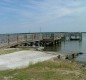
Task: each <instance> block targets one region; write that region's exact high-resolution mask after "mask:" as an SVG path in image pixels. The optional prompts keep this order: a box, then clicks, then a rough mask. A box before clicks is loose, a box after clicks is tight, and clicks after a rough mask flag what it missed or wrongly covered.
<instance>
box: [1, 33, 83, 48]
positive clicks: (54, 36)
mask: <svg viewBox="0 0 86 80" xmlns="http://www.w3.org/2000/svg"><path fill="white" fill-rule="evenodd" d="M67 38H68V40H82V33H79V32H41V33H19V34H0V47H15V46H27V47H28V46H33V45H35V46H56V45H58V44H61V40H64V39H65V40H66V39H67Z"/></svg>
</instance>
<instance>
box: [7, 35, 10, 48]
mask: <svg viewBox="0 0 86 80" xmlns="http://www.w3.org/2000/svg"><path fill="white" fill-rule="evenodd" d="M7 36H8V46H9V44H10V35H9V34H8V35H7Z"/></svg>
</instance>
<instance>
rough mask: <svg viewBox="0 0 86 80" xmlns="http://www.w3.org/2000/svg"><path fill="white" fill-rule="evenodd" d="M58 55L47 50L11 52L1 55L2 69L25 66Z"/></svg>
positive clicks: (0, 66) (0, 68) (0, 63)
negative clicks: (46, 51) (48, 52)
mask: <svg viewBox="0 0 86 80" xmlns="http://www.w3.org/2000/svg"><path fill="white" fill-rule="evenodd" d="M56 56H57V55H54V54H47V53H45V52H40V51H33V50H24V51H18V52H13V53H10V54H5V55H0V70H8V69H16V68H24V67H27V66H29V65H31V64H35V63H37V62H42V61H45V60H48V59H51V58H53V57H56Z"/></svg>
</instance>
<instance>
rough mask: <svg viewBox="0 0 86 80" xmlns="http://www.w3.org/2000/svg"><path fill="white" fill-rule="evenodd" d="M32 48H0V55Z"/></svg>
mask: <svg viewBox="0 0 86 80" xmlns="http://www.w3.org/2000/svg"><path fill="white" fill-rule="evenodd" d="M31 49H32V48H24V47H23V48H6V49H3V48H2V49H0V55H3V54H9V53H13V52H17V51H22V50H31Z"/></svg>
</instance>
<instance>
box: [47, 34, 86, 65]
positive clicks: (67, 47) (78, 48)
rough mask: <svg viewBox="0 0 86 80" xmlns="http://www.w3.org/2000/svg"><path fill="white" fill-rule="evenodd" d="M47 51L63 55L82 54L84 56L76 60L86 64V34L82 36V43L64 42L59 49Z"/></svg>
mask: <svg viewBox="0 0 86 80" xmlns="http://www.w3.org/2000/svg"><path fill="white" fill-rule="evenodd" d="M46 49H47V50H53V51H58V52H60V53H62V54H71V53H73V52H74V53H77V52H82V53H84V54H82V55H80V56H79V57H77V58H76V59H75V60H76V61H79V62H83V63H86V33H83V34H82V41H62V42H61V45H59V47H50V48H49V47H47V48H46Z"/></svg>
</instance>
